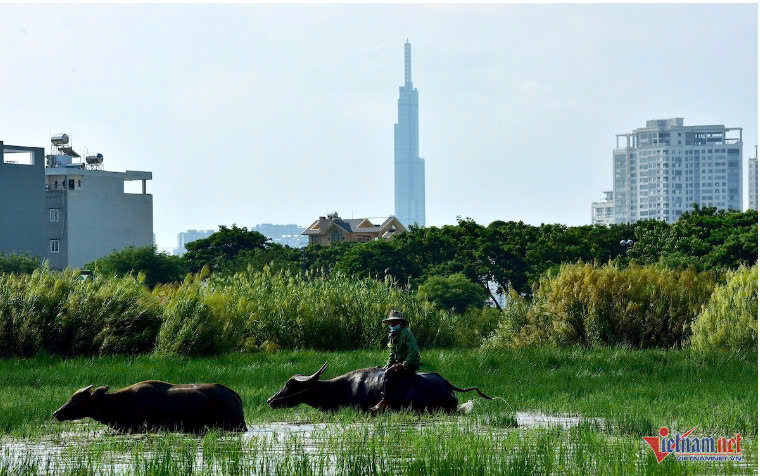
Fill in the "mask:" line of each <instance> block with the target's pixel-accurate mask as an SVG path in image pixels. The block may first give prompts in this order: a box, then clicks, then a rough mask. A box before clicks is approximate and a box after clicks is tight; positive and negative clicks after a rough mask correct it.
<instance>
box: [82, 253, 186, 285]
mask: <svg viewBox="0 0 760 476" xmlns="http://www.w3.org/2000/svg"><path fill="white" fill-rule="evenodd" d="M85 268H87V269H90V270H92V271H94V272H95V273H96V274H110V275H116V276H123V275H125V274H129V273H133V274H135V275H137V274H139V273H144V274H145V284H146V285H147V286H148V287H150V288H153V287H154V286H155V285H156V284H158V283H173V282H176V281H182V280H183V279H184V278H185V275H186V274H187V267H186V266H185V263H184V261H183V260H182V259H181V258H179V257H178V256H170V255H168V254H166V253H163V252H159V251H158V250H157V249H156V247H155V246H141V247H139V248H135V247H134V246H130V247H128V248H124V249H123V250H120V251H114V252H113V253H109V254H107V255H106V256H103V257H102V258H98V259H96V260H95V261H93V262H91V263H87V264H86V265H85Z"/></svg>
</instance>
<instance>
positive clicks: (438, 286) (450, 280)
mask: <svg viewBox="0 0 760 476" xmlns="http://www.w3.org/2000/svg"><path fill="white" fill-rule="evenodd" d="M419 295H420V297H421V298H423V299H425V300H426V301H428V302H430V303H431V304H433V305H434V306H436V307H437V308H439V309H448V310H452V311H454V312H456V313H459V314H461V313H463V312H464V311H465V310H466V309H467V308H469V307H471V306H477V307H482V306H483V304H484V303H485V300H486V293H485V291H484V290H483V288H482V287H481V286H480V285H479V284H476V283H473V282H472V281H470V280H469V279H467V277H466V276H465V275H464V274H462V273H455V274H452V275H451V276H447V277H444V276H431V277H429V278H428V279H427V280H425V282H424V283H423V284H422V285H421V286H420V288H419Z"/></svg>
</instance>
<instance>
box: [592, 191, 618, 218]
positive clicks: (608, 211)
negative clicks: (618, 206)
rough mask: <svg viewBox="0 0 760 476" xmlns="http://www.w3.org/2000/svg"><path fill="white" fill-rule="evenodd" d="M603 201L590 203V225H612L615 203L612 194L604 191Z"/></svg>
mask: <svg viewBox="0 0 760 476" xmlns="http://www.w3.org/2000/svg"><path fill="white" fill-rule="evenodd" d="M603 193H604V199H603V200H600V201H598V202H591V224H592V225H612V224H614V223H615V201H614V200H613V199H612V197H613V195H614V192H613V191H612V190H609V191H605V192H603Z"/></svg>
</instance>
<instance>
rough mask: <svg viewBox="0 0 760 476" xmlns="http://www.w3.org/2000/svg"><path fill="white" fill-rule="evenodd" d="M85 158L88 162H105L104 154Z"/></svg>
mask: <svg viewBox="0 0 760 476" xmlns="http://www.w3.org/2000/svg"><path fill="white" fill-rule="evenodd" d="M85 160H86V161H87V163H88V164H90V165H93V164H102V163H103V154H96V155H88V156H87V157H86V158H85Z"/></svg>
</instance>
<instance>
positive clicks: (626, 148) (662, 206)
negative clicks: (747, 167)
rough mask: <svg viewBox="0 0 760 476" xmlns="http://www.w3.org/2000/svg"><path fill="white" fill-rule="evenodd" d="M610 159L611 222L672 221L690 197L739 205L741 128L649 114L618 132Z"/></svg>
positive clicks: (689, 203) (722, 206)
mask: <svg viewBox="0 0 760 476" xmlns="http://www.w3.org/2000/svg"><path fill="white" fill-rule="evenodd" d="M621 139H623V140H624V141H623V143H622V146H621ZM612 160H613V170H614V175H613V180H614V182H613V201H614V220H615V221H614V222H615V223H630V222H635V221H638V220H646V219H657V220H664V221H666V222H668V223H673V222H675V221H676V220H678V217H679V216H681V214H682V213H684V212H686V211H689V210H691V208H692V204H694V203H696V204H698V205H700V206H704V207H716V208H718V209H722V210H742V129H741V128H737V127H725V126H723V125H704V126H684V125H683V118H673V119H656V120H651V121H647V122H646V127H643V128H639V129H635V130H633V131H632V132H631V133H628V134H618V135H617V147H616V148H615V149H614V150H613V154H612Z"/></svg>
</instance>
